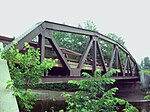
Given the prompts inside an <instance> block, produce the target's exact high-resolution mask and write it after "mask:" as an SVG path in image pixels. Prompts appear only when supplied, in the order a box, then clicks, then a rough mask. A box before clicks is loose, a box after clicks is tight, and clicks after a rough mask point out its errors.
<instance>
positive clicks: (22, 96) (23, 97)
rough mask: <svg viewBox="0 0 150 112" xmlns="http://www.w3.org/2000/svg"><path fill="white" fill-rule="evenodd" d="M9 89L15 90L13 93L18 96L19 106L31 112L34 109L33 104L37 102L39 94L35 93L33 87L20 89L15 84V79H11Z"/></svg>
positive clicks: (8, 83) (8, 82)
mask: <svg viewBox="0 0 150 112" xmlns="http://www.w3.org/2000/svg"><path fill="white" fill-rule="evenodd" d="M6 88H7V89H12V90H13V91H14V93H13V95H15V96H16V98H17V101H18V104H19V108H20V109H21V110H23V111H25V112H29V111H30V110H31V109H33V105H34V104H35V103H34V102H35V100H36V99H37V97H38V95H37V94H33V93H32V91H31V89H27V90H23V89H18V88H16V87H15V86H14V81H13V80H9V81H7V87H6Z"/></svg>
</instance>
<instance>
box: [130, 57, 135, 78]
mask: <svg viewBox="0 0 150 112" xmlns="http://www.w3.org/2000/svg"><path fill="white" fill-rule="evenodd" d="M129 69H130V74H131V76H134V74H133V72H132V67H131V62H130V57H129Z"/></svg>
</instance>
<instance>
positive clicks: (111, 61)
mask: <svg viewBox="0 0 150 112" xmlns="http://www.w3.org/2000/svg"><path fill="white" fill-rule="evenodd" d="M115 53H116V45H115V46H114V51H113V54H112V56H111V60H110V64H109V68H108V70H111V68H112V64H113V61H114V57H115Z"/></svg>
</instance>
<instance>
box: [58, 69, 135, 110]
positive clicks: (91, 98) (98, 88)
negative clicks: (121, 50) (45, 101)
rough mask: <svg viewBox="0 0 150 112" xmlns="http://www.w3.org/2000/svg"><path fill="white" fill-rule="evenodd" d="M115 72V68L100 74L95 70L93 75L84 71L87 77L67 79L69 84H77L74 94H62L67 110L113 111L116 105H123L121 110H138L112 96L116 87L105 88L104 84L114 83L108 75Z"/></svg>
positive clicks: (116, 108) (117, 107) (117, 108)
mask: <svg viewBox="0 0 150 112" xmlns="http://www.w3.org/2000/svg"><path fill="white" fill-rule="evenodd" d="M115 72H116V71H115V70H112V71H109V72H107V73H106V74H104V75H101V73H100V72H99V71H96V72H95V74H94V77H92V76H90V75H89V74H87V73H84V76H86V77H87V79H85V80H81V81H74V80H71V81H69V83H71V84H76V85H78V86H79V90H78V91H76V92H75V95H71V94H64V95H63V96H64V97H65V98H66V102H67V104H68V106H67V111H68V112H114V111H117V110H119V106H118V105H125V108H124V109H123V111H125V112H138V110H137V109H136V108H135V107H133V106H132V105H131V104H129V103H128V102H127V101H125V100H122V99H119V98H116V97H115V96H114V95H115V92H116V91H117V90H118V88H116V87H114V88H111V89H110V90H108V91H106V90H105V88H104V86H105V85H106V84H114V82H115V80H114V79H111V78H109V76H111V75H112V74H113V73H115ZM61 111H63V110H61Z"/></svg>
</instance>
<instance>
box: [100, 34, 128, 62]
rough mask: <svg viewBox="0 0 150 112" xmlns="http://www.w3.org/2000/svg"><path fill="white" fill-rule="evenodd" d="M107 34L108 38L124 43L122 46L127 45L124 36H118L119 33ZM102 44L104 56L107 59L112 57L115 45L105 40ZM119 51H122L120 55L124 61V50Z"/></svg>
mask: <svg viewBox="0 0 150 112" xmlns="http://www.w3.org/2000/svg"><path fill="white" fill-rule="evenodd" d="M106 36H107V37H108V38H110V39H112V40H114V41H116V42H118V43H119V44H120V45H122V46H124V47H125V42H124V40H123V38H122V37H119V36H117V35H115V34H113V33H108V34H106ZM100 45H101V46H102V48H103V49H102V52H103V54H104V57H105V58H106V59H108V58H110V57H111V56H112V52H113V49H114V46H113V45H111V44H110V43H107V42H103V41H101V42H100ZM108 51H110V52H108ZM119 53H120V56H121V60H123V61H124V60H125V54H124V52H123V51H121V50H120V51H119Z"/></svg>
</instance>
